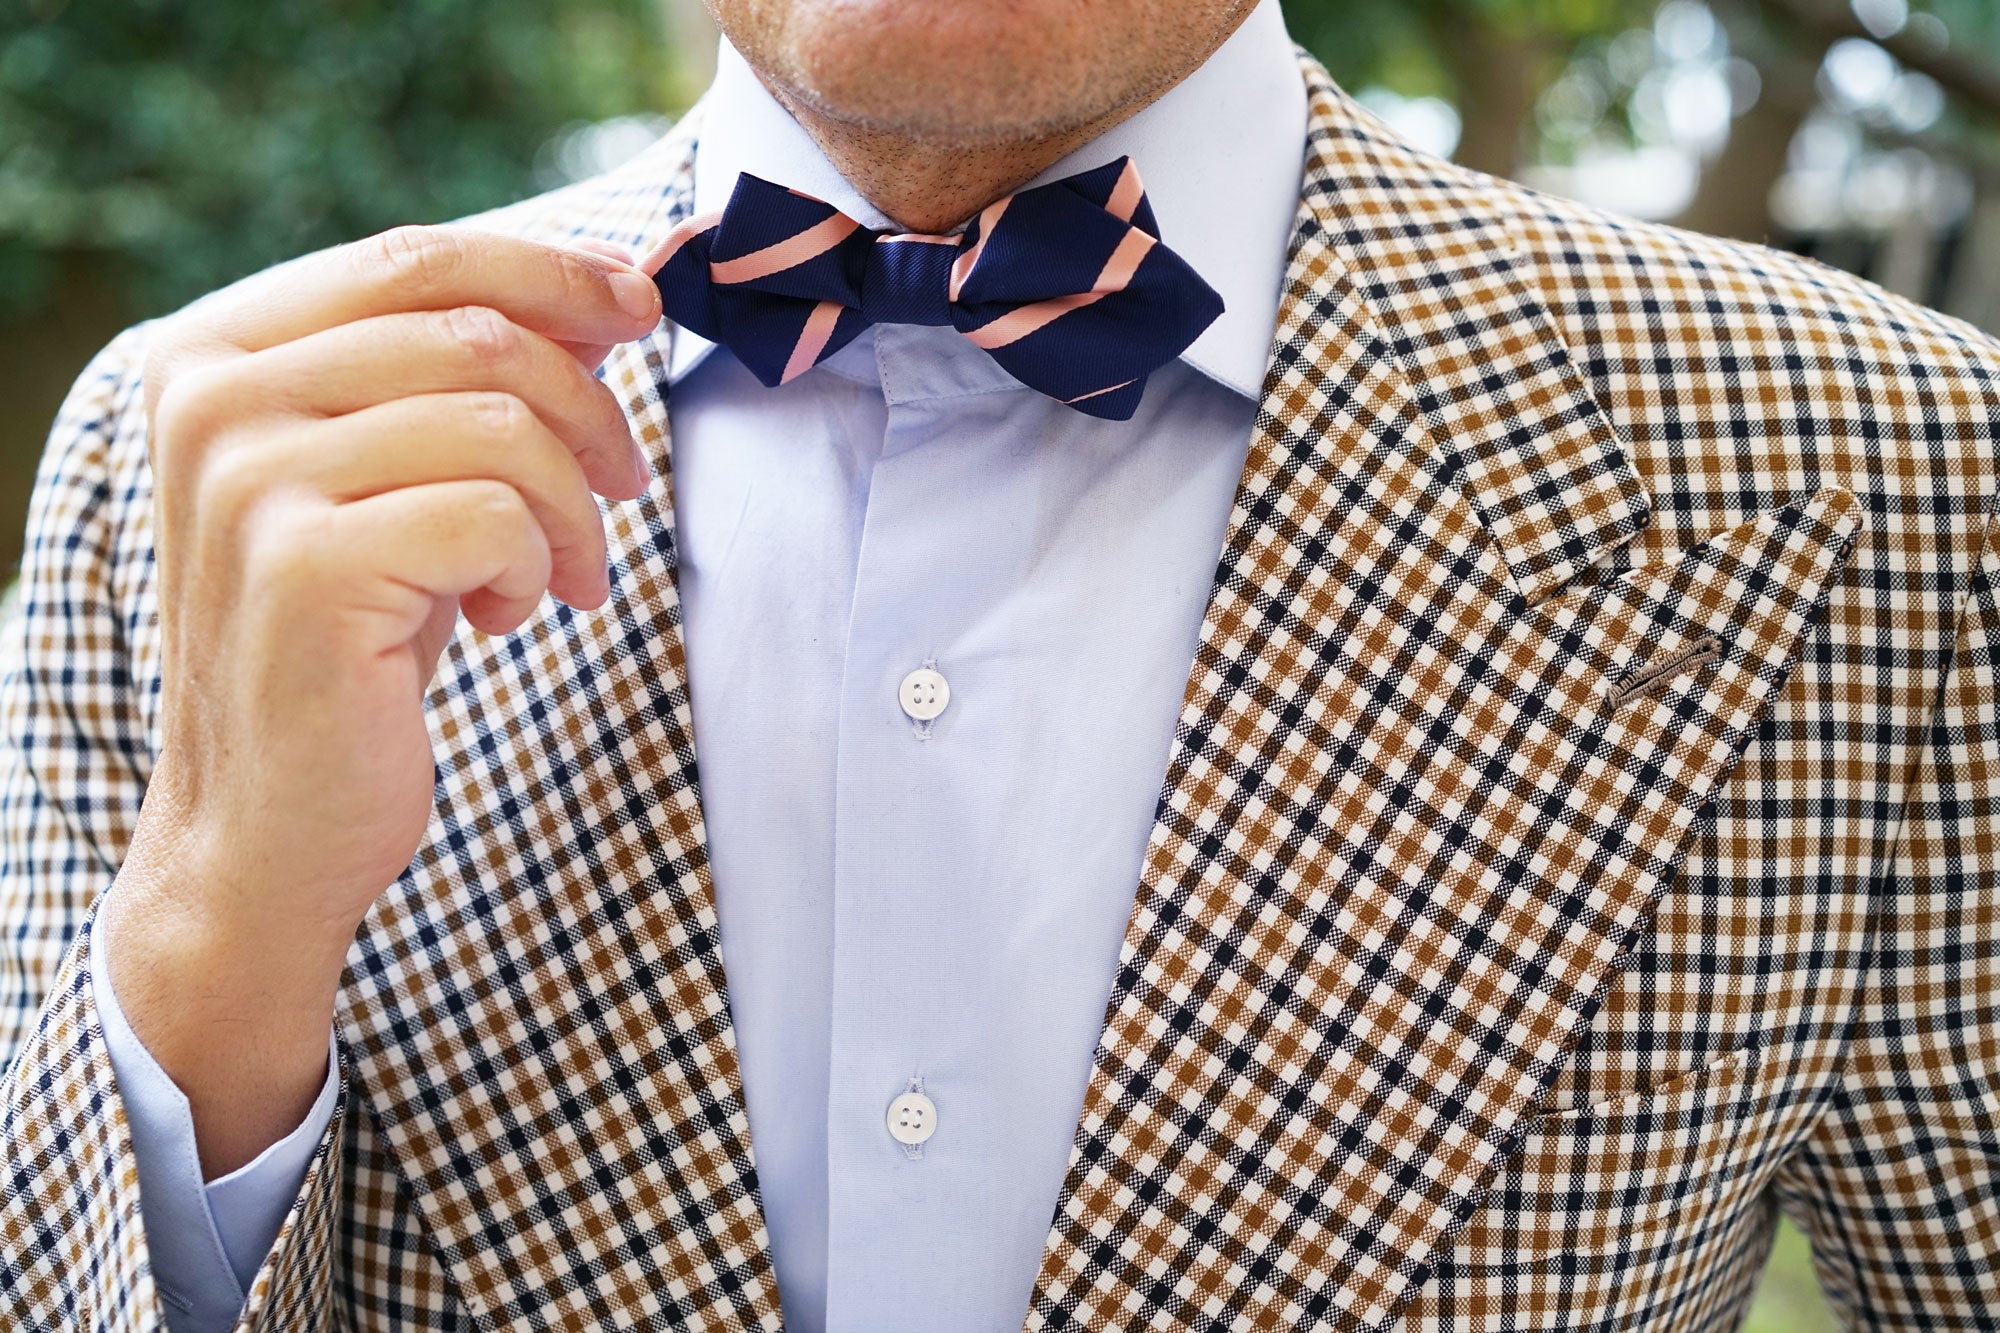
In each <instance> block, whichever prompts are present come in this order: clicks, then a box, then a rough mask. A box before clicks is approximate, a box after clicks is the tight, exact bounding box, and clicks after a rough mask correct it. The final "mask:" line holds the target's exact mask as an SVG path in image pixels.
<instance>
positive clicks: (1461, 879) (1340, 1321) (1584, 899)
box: [1027, 62, 1857, 1330]
mask: <svg viewBox="0 0 2000 1333" xmlns="http://www.w3.org/2000/svg"><path fill="white" fill-rule="evenodd" d="M1307 72H1308V81H1309V84H1310V87H1311V94H1312V106H1313V113H1312V126H1311V131H1310V139H1309V144H1308V153H1307V165H1306V181H1305V190H1304V197H1303V201H1302V206H1301V209H1300V213H1299V218H1298V224H1297V230H1296V233H1295V237H1294V244H1293V250H1292V256H1291V263H1290V272H1289V276H1288V288H1287V296H1286V300H1285V302H1284V306H1283V309H1282V310H1281V313H1280V319H1279V328H1278V334H1277V340H1276V344H1275V350H1274V356H1273V362H1272V366H1271V370H1270V372H1269V375H1268V378H1267V381H1266V387H1265V402H1264V411H1263V412H1262V413H1260V414H1259V429H1258V434H1257V436H1256V438H1255V439H1254V440H1253V442H1252V446H1251V451H1250V457H1249V462H1248V464H1247V467H1246V470H1245V474H1244V479H1243V483H1242V486H1241V488H1240V490H1239V493H1238V497H1237V502H1236V507H1235V511H1234V513H1233V515H1232V518H1231V522H1230V528H1229V532H1228V536H1227V539H1226V544H1225V549H1224V551H1223V553H1222V558H1221V563H1220V566H1219V569H1218V572H1217V578H1216V583H1215V586H1214V589H1213V592H1212V596H1211V601H1210V604H1209V609H1208V613H1207V617H1206V619H1205V622H1204V624H1203V627H1202V634H1201V642H1200V647H1199V649H1198V652H1197V657H1196V661H1195V663H1194V667H1193V671H1192V673H1191V675H1190V679H1189V683H1188V689H1187V694H1186V698H1185V703H1184V707H1183V711H1182V718H1181V725H1180V728H1179V730H1178V733H1177V736H1176V740H1175V745H1174V749H1173V753H1172V756H1171V760H1170V764H1169V769H1168V773H1167V778H1166V784H1165V788H1164V794H1163V796H1162V799H1161V803H1160V808H1159V814H1158V819H1157V821H1156V823H1155V826H1154V830H1153V835H1152V837H1151V840H1150V842H1149V844H1148V848H1147V854H1146V858H1145V863H1144V866H1143V869H1142V873H1141V884H1140V889H1139V894H1138V899H1137V902H1136V905H1135V907H1134V910H1133V914H1132V919H1131V923H1130V927H1129V929H1128V932H1127V936H1126V940H1125V944H1124V947H1123V950H1122V952H1121V956H1120V966H1119V972H1118V976H1117V979H1116V983H1115V986H1114V990H1113V993H1112V996H1111V1001H1110V1005H1109V1009H1108V1014H1107V1018H1106V1024H1105V1029H1104V1033H1103V1036H1102V1039H1101V1041H1100V1045H1099V1049H1098V1052H1097V1058H1096V1063H1095V1066H1094V1069H1093V1072H1092V1076H1091V1079H1090V1083H1089V1086H1088V1089H1087V1093H1086V1098H1085V1104H1084V1108H1083V1114H1082V1117H1081V1121H1080V1123H1079V1126H1078V1130H1077V1138H1076V1142H1075V1145H1074V1148H1073V1151H1072V1155H1071V1163H1070V1170H1069V1173H1068V1177H1067V1179H1066V1181H1065V1184H1064V1187H1063V1190H1062V1193H1061V1196H1060V1198H1059V1200H1058V1202H1057V1206H1056V1215H1055V1220H1054V1223H1053V1226H1052V1229H1051V1233H1050V1238H1049V1244H1048V1247H1047V1249H1046V1251H1045V1253H1044V1256H1043V1264H1042V1270H1041V1273H1040V1276H1039V1278H1038V1281H1037V1285H1036V1289H1035V1292H1034V1296H1033V1300H1032V1304H1031V1308H1030V1311H1029V1315H1028V1320H1027V1326H1028V1327H1029V1328H1031V1329H1085V1328H1088V1329H1093V1330H1095V1329H1104V1328H1120V1329H1125V1328H1148V1329H1176V1328H1200V1329H1264V1328H1279V1327H1282V1328H1307V1329H1374V1328H1380V1327H1382V1326H1383V1325H1385V1324H1387V1323H1389V1322H1390V1321H1391V1320H1393V1319H1394V1318H1395V1316H1396V1313H1397V1312H1398V1311H1399V1310H1400V1309H1401V1308H1402V1305H1403V1303H1404V1302H1405V1301H1406V1300H1407V1299H1408V1297H1409V1296H1410V1295H1411V1294H1412V1292H1413V1291H1414V1289H1415V1287H1416V1286H1417V1284H1419V1283H1420V1282H1421V1281H1422V1279H1423V1276H1424V1274H1425V1272H1426V1271H1427V1267H1428V1265H1429V1263H1430V1262H1431V1259H1432V1256H1433V1255H1434V1254H1435V1253H1436V1251H1437V1249H1438V1247H1439V1246H1440V1245H1441V1244H1443V1243H1445V1242H1447V1241H1448V1240H1449V1238H1450V1236H1451V1235H1452V1234H1453V1233H1454V1232H1455V1231H1456V1230H1457V1229H1458V1228H1459V1227H1461V1226H1462V1225H1463V1224H1464V1221H1465V1219H1466V1217H1467V1216H1469V1214H1470V1213H1471V1211H1472V1209H1473V1208H1474V1207H1475V1206H1476V1203H1477V1201H1478V1199H1479V1197H1480V1194H1481V1192H1482V1191H1483V1190H1484V1188H1485V1187H1486V1184H1487V1182H1489V1181H1490V1179H1491V1178H1492V1176H1493V1174H1494V1172H1495V1170H1496V1169H1497V1167H1498V1165H1499V1164H1500V1162H1501V1161H1502V1160H1504V1158H1505V1157H1506V1155H1507V1154H1508V1152H1509V1151H1510V1142H1511V1140H1512V1138H1513V1137H1514V1134H1515V1129H1516V1126H1518V1125H1519V1124H1520V1122H1521V1120H1522V1118H1523V1116H1525V1115H1526V1114H1528V1113H1529V1112H1530V1111H1531V1110H1532V1109H1533V1106H1534V1104H1535V1102H1536V1101H1537V1099H1538V1098H1540V1097H1541V1096H1542V1095H1543V1094H1544V1092H1545V1090H1546V1088H1547V1086H1548V1083H1549V1081H1550V1079H1551V1077H1552V1076H1553V1074H1554V1072H1555V1071H1556V1069H1557V1068H1558V1066H1559V1063H1560V1062H1561V1061H1562V1059H1563V1058H1564V1057H1565V1054H1566V1053H1567V1051H1568V1050H1569V1048H1570V1046H1571V1044H1572V1043H1573V1042H1574V1041H1575V1039H1576V1038H1577V1036H1578V1035H1579V1030H1580V1028H1581V1026H1582V1025H1583V1024H1584V1023H1585V1022H1587V1021H1588V1018H1589V1016H1590V1014H1591V1013H1592V1012H1593V1011H1594V1009H1595V1006H1596V1003H1597V1000H1598V997H1599V996H1600V995H1601V993H1602V990H1603V987H1604V985H1605V984H1606V981H1607V978H1608V977H1609V975H1610V971H1611V969H1612V967H1613V965H1614V963H1615V961H1616V959H1617V958H1619V957H1620V956H1621V955H1622V954H1623V953H1624V952H1626V951H1627V950H1628V949H1629V948H1630V946H1631V944H1632V942H1633V940H1634V938H1635V937H1636V935H1637V933H1638V932H1639V931H1640V930H1642V929H1644V926H1645V922H1646V919H1647V916H1648V913H1649V910H1650V906H1651V904H1652V902H1653V901H1654V898H1655V896H1656V895H1657V894H1658V893H1659V892H1660V891H1661V889H1662V887H1663V886H1664V885H1665V884H1666V883H1667V882H1668V880H1669V879H1670V877H1671V875H1672V874H1673V872H1674V869H1675V867H1676V866H1677V864H1678V861H1679V858H1680V855H1681V850H1682V846H1683V843H1684V841H1685V839H1686V836H1687V833H1688V831H1689V829H1690V828H1691V827H1692V826H1693V823H1694V820H1695V818H1696V816H1697V814H1698V812H1699V810H1700V808H1701V806H1702V804H1703V802H1704V801H1705V800H1706V799H1707V797H1708V795H1709V793H1710V792H1712V791H1713V790H1714V788H1715V786H1716V784H1717V783H1718V782H1720V781H1721V779H1722V776H1723V774H1724V773H1725V772H1726V770H1727V768H1728V767H1729V764H1730V763H1731V762H1732V761H1733V759H1734V757H1735V756H1736V754H1737V753H1739V751H1740V747H1741V746H1742V744H1743V743H1744V741H1745V738H1746V737H1747V735H1748V733H1749V731H1750V728H1751V726H1752V725H1753V723H1754V721H1755V719H1756V717H1757V716H1758V715H1759V713H1760V712H1761V710H1762V708H1763V707H1764V705H1765V704H1767V703H1768V702H1769V700H1770V699H1771V697H1772V696H1773V695H1774V694H1775V692H1776V691H1777V689H1778V688H1779V687H1780V686H1781V684H1782V682H1783V679H1784V676H1785V673H1786V669H1787V667H1788V665H1789V662H1790V659H1791V657H1792V654H1793V652H1794V650H1795V648H1796V645H1797V641H1798V637H1799V635H1800V634H1801V633H1802V632H1803V631H1804V629H1805V627H1806V626H1807V625H1809V624H1810V623H1812V621H1813V619H1814V617H1815V616H1816V614H1817V612H1818V609H1819V608H1820V606H1821V605H1823V602H1824V598H1825V596H1826V593H1827V590H1828V587H1829V585H1830V582H1831V579H1832V577H1833V575H1834V574H1835V572H1836V571H1837V570H1838V568H1839V566H1840V563H1841V561H1842V559H1843V558H1844V555H1845V552H1846V551H1847V549H1848V547H1849V545H1850V543H1851V541H1852V540H1853V536H1854V532H1855V528H1856V524H1857V518H1856V515H1855V512H1854V505H1853V501H1852V499H1851V498H1850V497H1847V496H1845V494H1844V493H1839V492H1829V493H1826V494H1822V495H1819V496H1815V497H1812V498H1811V499H1810V500H1808V501H1806V502H1803V503H1801V504H1799V505H1797V506H1794V507H1791V508H1787V509H1785V510H1780V511H1777V512H1775V513H1773V514H1770V515H1765V516H1763V517H1761V518H1759V519H1757V520H1755V521H1753V522H1751V523H1749V524H1746V525H1745V526H1744V527H1743V528H1741V529H1739V530H1738V531H1736V532H1733V533H1730V534H1726V535H1725V536H1723V537H1722V538H1720V539H1718V540H1717V541H1715V542H1713V543H1710V544H1707V545H1705V546H1703V547H1701V548H1698V549H1696V550H1694V551H1692V552H1689V553H1688V554H1686V555H1685V556H1681V557H1676V558H1674V559H1671V560H1669V561H1666V562H1664V563H1663V564H1661V565H1659V566H1655V567H1649V568H1648V569H1646V570H1641V571H1636V572H1634V573H1633V574H1631V575H1629V576H1627V577H1625V578H1623V579H1618V580H1613V581H1611V582H1609V583H1606V584H1604V585H1603V586H1600V587H1597V588H1594V589H1592V590H1590V591H1588V592H1582V593H1572V594H1568V595H1564V596H1561V597H1548V596H1547V594H1550V593H1552V592H1555V591H1556V590H1558V589H1559V588H1561V587H1562V585H1563V584H1564V583H1565V582H1567V581H1569V580H1570V579H1571V578H1573V577H1574V576H1575V575H1576V574H1577V573H1578V572H1579V571H1581V570H1582V569H1584V568H1585V567H1586V566H1588V565H1590V564H1592V563H1593V562H1595V561H1597V560H1599V559H1600V558H1602V557H1603V556H1605V555H1606V554H1607V553H1609V552H1611V551H1612V550H1614V549H1615V548H1616V547H1618V546H1619V545H1620V544H1622V543H1623V542H1625V541H1628V540H1629V539H1630V538H1631V537H1632V536H1633V535H1634V534H1635V533H1636V532H1638V531H1639V530H1640V528H1641V527H1642V526H1643V525H1644V523H1645V521H1646V518H1647V515H1648V511H1649V500H1648V497H1647V493H1646V490H1645V487H1644V486H1643V485H1642V484H1641V483H1640V480H1639V478H1638V477H1637V475H1636V474H1635V473H1634V472H1633V471H1632V468H1631V465H1630V463H1629V461H1628V460H1627V458H1626V455H1625V452H1624V450H1623V449H1622V448H1621V447H1620V445H1619V441H1618V439H1617V437H1616V435H1615V433H1614V432H1613V430H1612V429H1611V427H1610V425H1609V423H1608V421H1607V420H1606V419H1605V416H1604V414H1603V412H1602V411H1601V410H1600V409H1599V408H1598V406H1597V405H1596V404H1595V403H1594V402H1592V400H1591V398H1590V395H1589V393H1588V391H1587V387H1586V385H1585V383H1584V382H1583V380H1582V378H1581V376H1580V374H1579V373H1578V372H1577V370H1576V368H1575V367H1574V365H1573V364H1572V363H1571V362H1570V360H1569V358H1568V356H1567V354H1566V353H1565V352H1564V350H1563V348H1562V346H1561V344H1560V343H1559V342H1558V341H1557V340H1556V339H1555V337H1554V335H1553V331H1552V330H1551V328H1550V326H1549V321H1548V318H1547V316H1546V313H1545V312H1544V311H1543V310H1542V309H1541V308H1540V306H1539V305H1538V304H1537V303H1536V301H1535V300H1534V298H1533V295H1532V293H1531V291H1530V289H1529V288H1528V286H1527V284H1526V283H1525V282H1524V281H1523V280H1522V279H1521V277H1520V275H1519V274H1518V273H1517V272H1515V271H1514V269H1513V268H1512V266H1511V264H1510V261H1509V257H1508V247H1507V245H1506V241H1505V237H1504V235H1502V234H1501V233H1500V230H1499V228H1498V227H1497V226H1496V225H1495V224H1494V223H1493V222H1492V221H1490V220H1489V219H1487V218H1486V217H1484V216H1482V212H1481V198H1482V187H1481V185H1480V183H1479V180H1478V178H1475V177H1472V176H1470V175H1469V174H1465V173H1460V172H1459V171H1457V169H1455V168H1452V167H1449V166H1447V165H1445V164H1441V163H1437V162H1434V161H1432V160H1430V159H1427V158H1423V157H1421V156H1419V155H1417V154H1414V153H1412V152H1410V151H1409V150H1406V149H1404V148H1402V147H1400V146H1399V145H1397V144H1396V143H1395V142H1394V141H1393V139H1391V138H1390V137H1389V136H1388V135H1387V132H1386V131H1385V130H1383V129H1382V128H1381V127H1380V126H1379V125H1377V124H1375V123H1374V122H1373V121H1372V120H1370V119H1368V118H1367V117H1366V116H1365V115H1364V114H1363V113H1361V112H1359V111H1358V110H1357V109H1355V108H1354V107H1353V106H1352V104H1350V103H1348V102H1347V101H1345V99H1344V98H1343V97H1342V96H1341V95H1340V94H1339V93H1338V92H1337V91H1336V90H1335V89H1334V88H1333V87H1332V85H1331V83H1330V82H1329V81H1328V80H1327V78H1326V76H1325V74H1324V72H1323V71H1321V70H1319V69H1318V67H1317V66H1315V65H1312V64H1310V62H1308V71H1307ZM1711 637H1713V638H1714V640H1715V642H1714V643H1712V644H1711V643H1709V642H1708V640H1709V639H1710V638H1711ZM1683 654H1684V655H1685V657H1681V656H1680V655H1683ZM1676 660H1684V661H1686V662H1689V663H1692V664H1693V665H1692V666H1691V667H1690V668H1689V669H1688V670H1686V671H1680V670H1677V669H1669V668H1670V666H1671V665H1672V663H1673V662H1674V661H1676Z"/></svg>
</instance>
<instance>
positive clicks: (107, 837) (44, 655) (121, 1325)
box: [0, 326, 346, 1333]
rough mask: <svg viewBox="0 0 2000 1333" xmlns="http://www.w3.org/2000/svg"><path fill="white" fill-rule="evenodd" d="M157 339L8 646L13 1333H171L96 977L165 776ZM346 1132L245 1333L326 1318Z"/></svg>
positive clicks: (5, 884) (0, 965) (96, 421)
mask: <svg viewBox="0 0 2000 1333" xmlns="http://www.w3.org/2000/svg"><path fill="white" fill-rule="evenodd" d="M144 338H145V330H144V326H141V328H139V329H135V330H132V331H130V332H128V333H126V334H124V335H122V336H121V337H120V338H118V339H117V340H116V341H114V342H113V343H112V344H111V345H110V346H109V347H107V348H106V349H105V350H104V351H103V352H101V353H100V354H99V355H98V357H97V358H96V359H95V360H94V361H93V362H92V363H91V364H90V366H89V367H87V368H86V369H85V371H84V373H83V376H82V377H81V378H80V379H79V380H78V381H77V384H76V387H75V388H74V389H73V390H72V391H71V393H70V396H69V398H68V400H67V401H66V402H65V403H64V405H63V408H62V411H61V412H60V413H59V415H58V416H57V419H56V424H55V427H54V430H53V431H52V433H51V435H50V440H49V447H48V450H47V452H46V453H45V455H44V457H43V460H42V465H41V471H40V473H39V475H38V476H37V478H36V482H35V493H34V499H33V501H32V502H31V504H30V507H29V515H28V540H27V550H26V554H25V556H24V557H23V560H22V566H21V574H20V581H19V583H18V585H17V588H16V591H15V594H14V604H13V606H12V608H11V610H10V612H9V614H8V615H7V617H6V619H5V622H4V628H0V1070H4V1075H0V1327H8V1328H15V1327H20V1328H61V1329H69V1330H80V1331H88V1333H140V1331H142V1330H144V1331H146V1333H151V1331H153V1330H160V1329H164V1328H165V1326H166V1325H165V1319H164V1316H165V1313H166V1312H165V1311H164V1310H163V1308H162V1304H161V1297H160V1294H159V1291H158V1288H157V1287H156V1285H155V1283H154V1280H153V1275H152V1271H151V1265H150V1261H149V1259H148V1253H147V1246H146V1235H145V1227H144V1224H143V1219H142V1217H141V1213H140V1207H139V1177H138V1169H137V1165H136V1161H135V1158H134V1156H133V1151H132V1139H131V1133H130V1130H129V1127H128V1125H127V1122H126V1117H125V1109H124V1105H123V1103H122V1102H121V1100H120V1098H119V1093H118V1087H117V1082H116V1079H115V1077H114V1075H113V1071H112V1065H111V1058H110V1054H109V1050H108V1048H107V1046H106V1043H105V1035H104V1025H103V1020H102V1016H101V1015H100V1014H99V1012H98V1010H97V1007H96V1004H95V999H94V992H93V986H92V980H91V976H90V968H89V955H90V949H89V932H90V929H91V923H92V919H93V913H94V910H95V907H96V905H97V903H98V902H99V901H100V900H101V898H102V896H103V894H104V892H105V891H106V890H108V889H109V888H110V887H111V885H112V882H113V878H114V876H115V875H116V873H117V870H118V866H119V863H120V862H121V861H122V860H123V858H124V854H125V848H126V846H127V844H128V843H129V841H130V837H131V830H132V825H133V823H134V821H135V820H136V818H137V816H138V812H139V803H140V801H141V799H142V798H143V797H144V795H145V785H146V778H147V775H148V774H149V773H150V772H151V769H152V753H151V745H150V741H149V739H148V737H149V727H148V719H149V716H150V709H151V707H152V697H153V681H154V678H155V675H156V671H155V669H154V667H153V666H152V665H151V663H150V662H149V661H147V660H144V658H145V654H144V653H143V652H142V651H140V649H139V645H140V644H141V643H142V642H150V636H151V635H152V633H153V630H152V619H153V612H152V601H151V597H150V593H149V591H148V589H149V587H150V579H151V571H152V548H151V540H150V535H149V534H150V521H149V515H148V512H147V511H148V507H149V505H150V493H149V487H148V480H147V473H146V463H145V424H144V409H143V402H142V400H141V396H140V393H139V365H140V358H141V353H142V351H143V343H144ZM345 1102H346V1097H345V1095H344V1089H343V1095H342V1096H341V1097H340V1099H339V1104H340V1105H345ZM340 1120H341V1116H340V1114H339V1113H336V1115H335V1116H334V1119H333V1123H332V1124H331V1125H329V1126H328V1128H327V1131H326V1133H325V1135H324V1136H323V1137H322V1138H321V1140H320V1142H319V1144H318V1147H317V1149H316V1151H315V1153H314V1156H313V1159H312V1164H311V1166H310V1167H309V1168H308V1170H307V1172H306V1178H305V1182H304V1184H303V1185H302V1186H301V1188H300V1191H299V1195H298V1197H297V1199H295V1200H294V1201H293V1204H292V1206H291V1209H290V1211H289V1213H288V1214H287V1216H286V1218H285V1221H284V1224H283V1226H282V1227H281V1229H280V1231H279V1235H278V1238H277V1241H276V1242H275V1243H274V1245H273V1246H272V1249H271V1252H270V1255H269V1256H268V1257H267V1258H266V1260H265V1262H264V1265H263V1267H262V1268H261V1269H260V1270H259V1272H258V1274H257V1277H256V1280H255V1282H254V1283H253V1284H252V1286H251V1289H250V1293H249V1299H248V1303H247V1304H246V1305H245V1307H244V1312H243V1317H242V1319H241V1321H240V1322H239V1324H238V1328H239V1330H254V1329H284V1330H287V1331H288V1333H289V1330H294V1329H298V1330H314V1329H318V1328H321V1327H324V1326H326V1325H327V1324H328V1322H329V1315H330V1308H329V1300H330V1293H331V1289H332V1284H331V1277H332V1273H331V1256H332V1250H331V1246H332V1243H333V1238H334V1236H335V1234H336V1231H337V1224H338V1208H339V1202H340V1187H339V1181H340V1175H341V1161H340V1142H341V1134H340Z"/></svg>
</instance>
